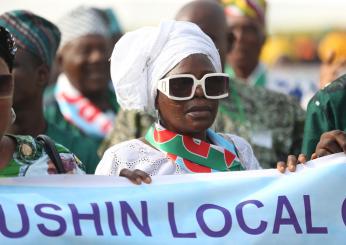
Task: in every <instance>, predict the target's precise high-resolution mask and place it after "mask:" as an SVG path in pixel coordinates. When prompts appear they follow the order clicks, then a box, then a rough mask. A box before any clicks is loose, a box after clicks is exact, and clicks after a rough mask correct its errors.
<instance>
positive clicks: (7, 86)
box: [0, 74, 13, 99]
mask: <svg viewBox="0 0 346 245" xmlns="http://www.w3.org/2000/svg"><path fill="white" fill-rule="evenodd" d="M12 93H13V79H12V75H10V74H6V75H0V99H6V98H9V97H11V96H12Z"/></svg>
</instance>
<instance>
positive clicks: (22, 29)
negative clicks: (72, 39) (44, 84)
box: [0, 10, 60, 66]
mask: <svg viewBox="0 0 346 245" xmlns="http://www.w3.org/2000/svg"><path fill="white" fill-rule="evenodd" d="M0 25H1V26H4V27H6V28H7V29H8V30H9V31H10V32H11V33H12V35H13V36H14V38H15V40H16V44H17V46H18V47H20V48H22V49H24V50H26V51H28V52H30V53H32V54H33V55H35V56H37V57H38V58H40V59H41V60H42V62H44V63H45V64H47V65H48V66H51V64H52V61H53V59H54V58H55V53H56V50H57V48H58V46H59V42H60V31H59V29H58V28H57V27H56V26H55V25H54V24H53V23H51V22H49V21H48V20H46V19H44V18H42V17H40V16H37V15H35V14H33V13H32V12H29V11H26V10H15V11H10V12H7V13H4V14H2V15H0Z"/></svg>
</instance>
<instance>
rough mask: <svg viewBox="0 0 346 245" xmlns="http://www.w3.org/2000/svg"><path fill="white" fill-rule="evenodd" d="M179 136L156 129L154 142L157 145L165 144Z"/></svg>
mask: <svg viewBox="0 0 346 245" xmlns="http://www.w3.org/2000/svg"><path fill="white" fill-rule="evenodd" d="M176 135H177V134H175V133H173V132H171V131H169V130H167V129H164V130H160V131H158V130H157V129H156V128H155V129H154V140H155V141H156V142H157V143H165V142H167V141H170V140H172V139H173V138H174V137H175V136H176Z"/></svg>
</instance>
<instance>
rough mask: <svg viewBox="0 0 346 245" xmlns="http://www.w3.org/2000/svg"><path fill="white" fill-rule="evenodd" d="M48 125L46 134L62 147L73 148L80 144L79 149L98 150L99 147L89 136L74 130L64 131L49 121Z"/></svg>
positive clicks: (67, 129)
mask: <svg viewBox="0 0 346 245" xmlns="http://www.w3.org/2000/svg"><path fill="white" fill-rule="evenodd" d="M46 123H47V129H46V134H47V135H48V136H49V137H51V138H52V139H54V140H55V141H57V142H59V143H61V144H62V145H65V146H66V147H67V148H71V146H73V145H74V144H78V147H83V148H88V149H90V148H97V146H98V145H96V144H95V143H94V142H93V141H92V140H90V139H89V138H88V137H87V136H85V135H82V134H81V133H80V131H78V130H73V128H65V129H62V128H60V127H59V126H57V125H55V124H54V123H51V122H49V121H47V122H46ZM76 147H77V145H76Z"/></svg>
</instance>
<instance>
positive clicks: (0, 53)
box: [0, 26, 17, 71]
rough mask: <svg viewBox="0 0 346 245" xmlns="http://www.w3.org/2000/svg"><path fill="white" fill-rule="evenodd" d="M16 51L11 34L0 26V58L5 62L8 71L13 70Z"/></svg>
mask: <svg viewBox="0 0 346 245" xmlns="http://www.w3.org/2000/svg"><path fill="white" fill-rule="evenodd" d="M16 51H17V47H16V44H15V41H14V38H13V36H12V34H11V33H10V32H9V31H8V30H7V29H6V28H5V27H2V26H0V57H1V58H3V59H4V60H5V62H6V64H7V65H8V68H9V70H10V71H12V68H13V62H14V56H15V54H16Z"/></svg>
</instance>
